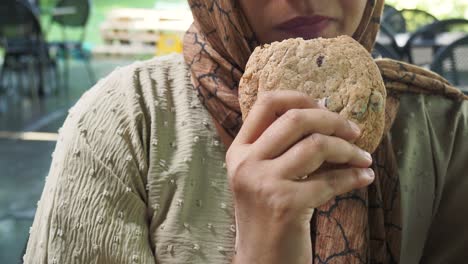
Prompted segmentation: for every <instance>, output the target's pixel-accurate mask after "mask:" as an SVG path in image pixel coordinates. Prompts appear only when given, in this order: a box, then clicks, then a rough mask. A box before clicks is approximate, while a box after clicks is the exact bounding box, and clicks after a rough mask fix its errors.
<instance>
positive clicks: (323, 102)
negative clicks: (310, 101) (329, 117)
mask: <svg viewBox="0 0 468 264" xmlns="http://www.w3.org/2000/svg"><path fill="white" fill-rule="evenodd" d="M327 101H328V97H325V98H321V99H318V100H317V102H318V105H319V106H320V107H321V108H322V109H326V110H328V108H327Z"/></svg>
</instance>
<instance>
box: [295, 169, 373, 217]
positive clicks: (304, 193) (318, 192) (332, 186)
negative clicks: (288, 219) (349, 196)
mask: <svg viewBox="0 0 468 264" xmlns="http://www.w3.org/2000/svg"><path fill="white" fill-rule="evenodd" d="M374 177H375V176H374V171H373V170H372V169H369V168H366V169H364V168H348V169H336V170H325V171H321V172H318V173H315V174H314V175H312V176H311V177H310V178H309V179H308V180H305V181H296V182H294V183H293V184H295V185H296V186H295V187H296V188H297V189H296V190H297V192H296V193H297V195H296V197H295V199H296V201H295V202H297V203H298V205H299V206H300V207H301V206H305V207H309V208H317V207H319V206H321V205H323V204H325V203H326V202H327V201H329V200H330V199H332V198H334V197H335V196H338V195H341V194H345V193H348V192H350V191H352V190H356V189H360V188H363V187H366V186H367V185H369V184H371V183H372V182H373V181H374Z"/></svg>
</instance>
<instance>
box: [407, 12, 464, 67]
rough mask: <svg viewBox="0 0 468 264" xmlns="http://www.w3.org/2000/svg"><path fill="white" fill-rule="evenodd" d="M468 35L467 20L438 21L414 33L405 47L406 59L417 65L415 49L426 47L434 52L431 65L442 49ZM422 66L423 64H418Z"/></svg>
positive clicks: (430, 60)
mask: <svg viewBox="0 0 468 264" xmlns="http://www.w3.org/2000/svg"><path fill="white" fill-rule="evenodd" d="M467 34H468V20H466V19H447V20H440V21H436V22H434V23H432V24H429V25H426V26H424V27H422V28H420V29H419V30H417V31H416V32H414V33H412V34H411V35H410V37H409V39H408V41H407V42H406V45H405V46H404V47H403V49H402V51H403V53H404V57H405V58H406V59H407V61H408V62H410V63H415V61H414V58H415V56H414V55H413V49H414V48H416V47H419V48H421V47H426V48H430V49H431V50H432V55H431V58H430V59H429V61H428V62H427V63H428V64H430V63H431V62H432V59H433V55H434V54H435V53H436V52H437V51H438V50H439V49H440V48H442V47H445V46H448V45H450V44H451V43H452V42H455V41H456V40H458V39H459V38H461V37H464V36H466V35H467ZM417 64H419V65H421V64H422V63H417Z"/></svg>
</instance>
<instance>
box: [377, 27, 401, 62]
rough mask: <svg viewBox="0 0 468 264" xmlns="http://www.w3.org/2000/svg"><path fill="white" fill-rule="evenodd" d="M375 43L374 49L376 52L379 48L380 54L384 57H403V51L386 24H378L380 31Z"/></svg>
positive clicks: (397, 58)
mask: <svg viewBox="0 0 468 264" xmlns="http://www.w3.org/2000/svg"><path fill="white" fill-rule="evenodd" d="M376 44H377V45H375V48H374V51H375V52H377V53H378V52H379V50H380V51H382V52H381V53H382V54H381V55H382V56H384V57H388V58H392V59H396V60H399V59H401V58H402V57H403V53H402V51H401V49H400V47H399V46H398V44H397V42H396V39H395V35H393V34H392V33H391V31H390V30H389V29H388V27H387V26H386V25H383V24H382V25H380V31H379V33H378V36H377V41H376ZM377 53H376V54H377Z"/></svg>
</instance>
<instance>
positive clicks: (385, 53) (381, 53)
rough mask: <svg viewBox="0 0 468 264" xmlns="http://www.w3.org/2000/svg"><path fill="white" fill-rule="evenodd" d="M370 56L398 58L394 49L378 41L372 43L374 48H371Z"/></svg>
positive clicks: (375, 57)
mask: <svg viewBox="0 0 468 264" xmlns="http://www.w3.org/2000/svg"><path fill="white" fill-rule="evenodd" d="M372 57H373V58H374V59H382V58H386V59H393V60H399V55H398V54H397V53H396V52H395V51H394V50H391V49H389V48H387V47H385V46H384V45H382V44H380V43H378V42H377V43H375V45H374V49H373V50H372Z"/></svg>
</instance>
